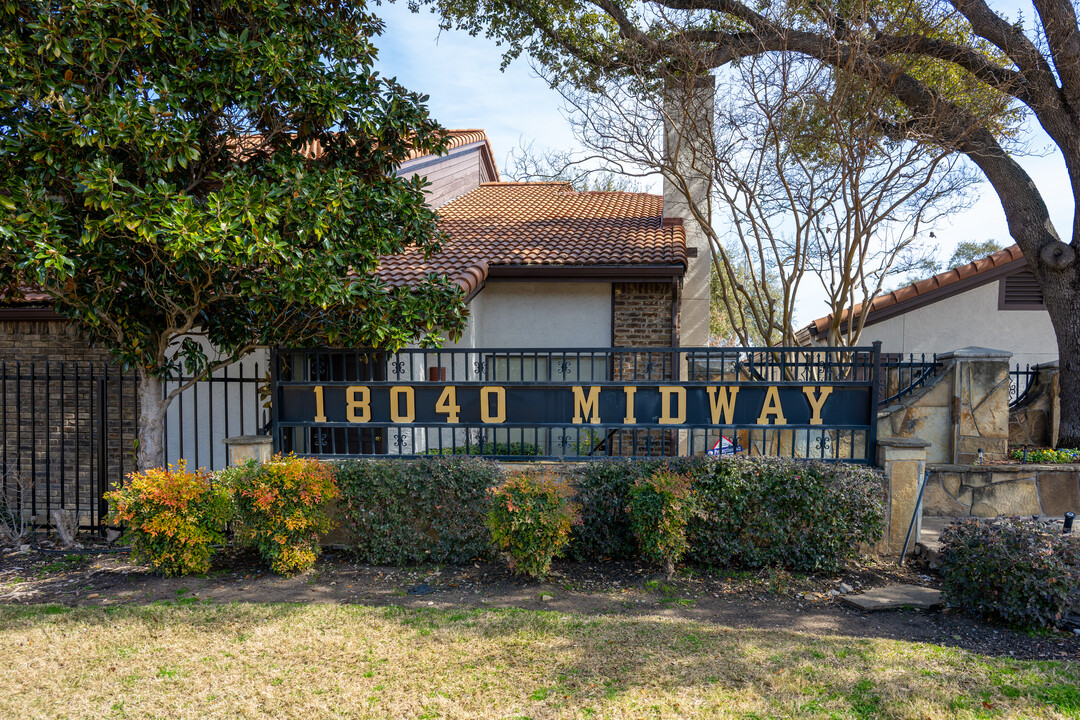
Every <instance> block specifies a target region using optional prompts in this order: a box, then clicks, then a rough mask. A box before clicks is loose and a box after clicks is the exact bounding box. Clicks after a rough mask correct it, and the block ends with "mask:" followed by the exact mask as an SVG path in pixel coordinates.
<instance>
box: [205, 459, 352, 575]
mask: <svg viewBox="0 0 1080 720" xmlns="http://www.w3.org/2000/svg"><path fill="white" fill-rule="evenodd" d="M218 477H219V480H220V481H221V482H222V483H226V484H228V486H229V487H230V488H231V489H232V492H233V497H234V500H235V502H236V508H237V516H236V519H237V523H236V536H237V539H238V540H239V541H240V542H241V543H244V544H248V545H251V546H252V547H254V548H255V549H257V550H258V551H259V555H260V556H261V557H262V558H263V559H264V560H265V561H266V562H268V563H269V564H270V567H271V568H272V569H273V570H274V572H277V573H280V574H282V575H291V574H293V573H297V572H304V571H306V570H309V569H311V567H312V566H313V565H314V564H315V560H316V559H317V558H318V557H319V553H320V551H321V548H320V536H321V535H323V534H325V533H326V532H327V531H328V530H329V529H330V518H329V516H328V515H327V503H328V502H330V501H331V500H334V499H335V498H337V497H338V495H339V493H338V488H337V485H336V484H335V482H334V474H333V470H332V468H331V467H330V466H328V465H327V464H325V463H323V462H320V461H318V460H315V459H313V458H298V457H295V456H292V455H286V456H281V455H278V456H275V457H274V458H273V459H271V460H270V461H269V462H265V463H259V462H256V461H255V460H249V461H248V462H246V463H244V464H243V465H238V466H236V467H232V468H229V469H228V470H224V471H222V472H221V473H219V475H218Z"/></svg>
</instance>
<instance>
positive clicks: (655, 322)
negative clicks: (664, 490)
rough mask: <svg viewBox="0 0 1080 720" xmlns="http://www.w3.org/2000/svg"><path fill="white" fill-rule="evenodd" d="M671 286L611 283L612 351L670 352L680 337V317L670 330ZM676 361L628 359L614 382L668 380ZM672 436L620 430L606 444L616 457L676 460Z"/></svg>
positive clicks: (662, 356) (655, 356) (648, 356)
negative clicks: (648, 349)
mask: <svg viewBox="0 0 1080 720" xmlns="http://www.w3.org/2000/svg"><path fill="white" fill-rule="evenodd" d="M676 292H677V289H676V287H673V286H672V284H671V283H615V284H614V285H612V300H611V307H612V323H611V334H612V345H613V346H614V347H670V346H671V345H672V340H673V337H672V333H673V331H674V332H675V333H676V334H675V337H678V335H677V332H678V322H679V316H678V314H676V316H675V327H674V328H672V322H671V320H672V317H671V309H672V304H673V303H674V302H675V301H676ZM675 362H677V360H676V358H674V357H673V356H672V355H670V354H668V353H626V354H623V355H620V356H619V359H618V360H617V361H616V364H615V368H614V377H613V379H615V380H667V379H671V378H673V377H674V376H675V373H674V372H673V369H674V368H673V363H675ZM676 433H677V431H674V430H622V431H619V432H617V433H615V434H614V436H612V438H611V439H610V442H611V444H612V454H615V455H674V454H675V449H676V443H677V434H676Z"/></svg>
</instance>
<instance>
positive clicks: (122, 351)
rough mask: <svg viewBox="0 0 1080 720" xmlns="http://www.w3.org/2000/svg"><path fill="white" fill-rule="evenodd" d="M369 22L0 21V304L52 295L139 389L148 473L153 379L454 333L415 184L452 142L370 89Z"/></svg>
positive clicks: (351, 9)
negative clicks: (387, 268) (399, 259)
mask: <svg viewBox="0 0 1080 720" xmlns="http://www.w3.org/2000/svg"><path fill="white" fill-rule="evenodd" d="M381 28H382V24H381V22H380V21H379V20H378V19H377V18H376V17H374V16H373V15H371V14H370V13H368V12H367V10H366V9H365V6H364V3H363V2H355V1H352V0H350V1H348V2H346V1H344V0H341V1H339V0H329V1H321V2H320V1H312V0H283V1H282V2H279V3H264V2H258V1H257V0H188V1H187V2H185V1H184V0H69V1H49V0H38V1H34V0H3V1H2V2H0V302H4V301H7V302H11V301H18V300H19V298H20V297H21V295H22V294H23V293H24V291H26V290H27V289H31V288H32V289H35V290H38V291H42V292H44V293H46V294H47V295H48V296H49V297H50V298H51V300H52V303H53V305H54V307H55V308H56V310H57V311H59V312H60V313H62V314H64V315H65V316H67V317H69V318H71V319H72V320H73V321H75V322H76V323H77V324H78V326H79V327H80V328H81V329H82V330H83V332H84V333H85V334H86V336H87V337H88V339H89V340H90V341H91V342H93V343H96V344H100V345H103V346H105V347H108V348H109V349H110V350H111V351H112V352H113V354H114V355H115V357H116V358H117V359H118V360H119V361H120V362H121V363H123V364H124V365H125V366H127V367H129V368H133V369H134V370H136V371H137V373H138V378H139V413H140V414H139V444H138V460H139V465H140V466H141V467H146V466H151V465H156V464H160V463H161V462H162V428H163V420H164V413H165V409H166V407H167V405H168V402H169V401H170V400H171V399H172V397H174V396H175V395H176V392H178V391H179V389H180V388H177V390H176V391H173V392H171V393H170V394H169V395H165V394H164V392H163V387H164V386H163V383H162V380H163V379H168V378H175V377H177V376H179V375H181V374H183V375H188V376H199V375H200V374H204V373H205V372H207V371H208V370H210V369H212V367H214V366H215V365H216V364H220V363H226V362H229V361H232V360H235V359H236V358H238V357H241V356H242V355H244V354H245V353H246V352H248V351H250V349H251V348H253V347H255V346H258V345H266V344H285V345H291V346H304V345H314V344H324V343H331V344H341V345H345V344H347V345H355V346H375V347H388V348H396V347H399V346H401V345H402V344H404V343H406V342H409V341H413V340H419V341H421V342H423V341H433V340H434V339H435V337H436V336H437V335H438V334H439V333H441V332H449V333H450V334H451V335H453V334H455V333H457V332H460V329H461V328H462V326H463V324H464V305H463V302H462V296H461V292H460V290H459V289H458V288H457V287H456V286H455V285H453V284H451V283H449V282H448V281H447V280H446V279H445V278H439V277H431V278H429V280H428V281H427V282H425V283H424V284H422V285H420V286H414V287H410V288H400V287H399V288H391V287H387V286H385V285H384V284H383V283H381V282H380V281H379V280H378V279H377V277H376V275H375V274H374V273H375V269H376V268H377V265H378V258H379V256H380V255H384V254H390V253H396V252H400V251H401V250H403V249H404V248H406V247H408V246H418V247H420V248H422V249H424V250H425V251H433V250H434V249H436V248H437V246H438V241H439V234H438V231H437V227H436V220H437V216H436V215H435V213H434V212H433V211H431V210H430V209H429V208H427V207H426V206H425V205H424V196H423V184H424V183H423V180H421V179H418V178H413V179H403V178H399V177H396V175H395V171H396V168H397V166H398V165H399V164H400V163H401V162H402V161H403V160H404V159H405V158H406V157H407V155H408V153H409V152H410V151H411V150H412V149H414V148H418V149H421V150H423V151H427V152H433V153H437V152H439V151H441V150H443V149H444V148H445V140H444V133H443V131H442V129H441V128H440V127H439V125H438V124H437V123H436V122H435V121H434V120H433V119H432V118H431V117H429V115H428V112H427V110H426V108H425V106H424V101H425V100H426V98H425V97H424V96H421V95H418V94H415V93H410V92H408V91H406V90H405V89H404V88H402V87H401V86H400V85H398V84H397V83H396V82H395V81H394V80H389V79H385V78H382V77H380V76H379V75H378V74H377V73H375V72H373V71H372V65H373V62H374V60H375V55H376V50H375V47H374V45H373V39H374V38H375V36H376V35H378V33H379V32H380V31H381Z"/></svg>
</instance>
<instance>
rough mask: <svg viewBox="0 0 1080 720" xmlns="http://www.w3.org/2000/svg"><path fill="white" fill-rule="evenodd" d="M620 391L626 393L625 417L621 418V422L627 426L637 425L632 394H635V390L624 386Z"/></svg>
mask: <svg viewBox="0 0 1080 720" xmlns="http://www.w3.org/2000/svg"><path fill="white" fill-rule="evenodd" d="M622 391H623V392H624V393H626V417H624V418H623V422H624V423H626V424H627V425H637V418H636V417H635V416H634V393H636V392H637V388H636V387H634V386H633V385H626V386H625V387H623V389H622Z"/></svg>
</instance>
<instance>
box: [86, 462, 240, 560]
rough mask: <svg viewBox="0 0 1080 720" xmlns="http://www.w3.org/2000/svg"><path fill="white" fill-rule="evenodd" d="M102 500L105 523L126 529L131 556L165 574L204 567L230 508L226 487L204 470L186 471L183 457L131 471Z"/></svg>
mask: <svg viewBox="0 0 1080 720" xmlns="http://www.w3.org/2000/svg"><path fill="white" fill-rule="evenodd" d="M105 499H106V500H108V501H109V517H108V522H109V523H110V524H113V525H124V526H125V527H126V532H125V534H124V540H125V542H128V543H130V544H131V553H132V556H133V557H134V559H135V560H136V561H137V562H145V563H147V564H149V565H151V566H152V567H153V568H155V569H156V570H158V571H160V572H162V573H164V574H165V575H187V574H191V573H204V572H206V571H207V570H209V569H210V556H211V555H212V554H213V552H214V545H216V544H220V543H222V542H223V541H224V539H225V524H226V523H227V522H228V521H229V518H230V516H231V515H232V510H233V508H232V502H231V500H230V499H229V489H228V488H227V487H226V486H225V485H224V484H222V483H217V482H215V481H214V480H213V479H212V478H211V476H210V474H209V473H207V472H205V471H204V470H201V469H200V470H194V471H188V469H187V467H186V466H185V464H184V461H183V460H181V461H180V462H178V463H177V464H175V465H170V466H169V467H168V468H153V469H151V470H144V471H142V472H135V473H131V474H130V475H128V479H127V482H125V483H124V484H123V486H121V487H120V488H118V489H116V490H113V491H111V492H107V493H105Z"/></svg>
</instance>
